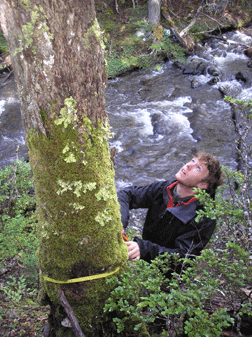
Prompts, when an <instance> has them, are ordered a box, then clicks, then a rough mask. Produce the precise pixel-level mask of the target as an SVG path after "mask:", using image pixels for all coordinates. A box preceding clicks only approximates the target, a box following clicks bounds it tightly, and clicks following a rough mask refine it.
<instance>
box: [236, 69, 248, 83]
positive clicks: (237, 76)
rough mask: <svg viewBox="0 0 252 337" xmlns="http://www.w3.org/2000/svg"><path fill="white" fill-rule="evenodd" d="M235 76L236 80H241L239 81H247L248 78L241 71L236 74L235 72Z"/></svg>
mask: <svg viewBox="0 0 252 337" xmlns="http://www.w3.org/2000/svg"><path fill="white" fill-rule="evenodd" d="M235 78H236V80H237V81H241V82H244V83H245V82H247V81H248V78H246V77H245V76H244V75H243V73H242V72H240V71H239V72H238V73H237V74H235Z"/></svg>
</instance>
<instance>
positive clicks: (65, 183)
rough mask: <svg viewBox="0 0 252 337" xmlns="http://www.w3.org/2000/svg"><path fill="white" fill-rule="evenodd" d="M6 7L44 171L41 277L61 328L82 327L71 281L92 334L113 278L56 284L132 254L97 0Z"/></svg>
mask: <svg viewBox="0 0 252 337" xmlns="http://www.w3.org/2000/svg"><path fill="white" fill-rule="evenodd" d="M0 6H1V7H0V12H1V26H2V30H3V31H4V33H5V36H6V38H7V41H8V44H9V50H10V53H11V57H12V64H13V68H14V74H15V81H16V84H17V88H18V93H19V97H20V103H21V113H22V119H23V124H24V128H25V131H26V137H27V145H28V147H29V157H30V162H31V166H32V170H33V174H34V185H35V192H36V197H37V215H38V230H37V233H38V239H39V243H40V247H39V250H38V262H39V268H40V280H41V285H42V289H43V293H44V294H45V296H44V299H47V300H48V303H50V305H51V308H52V315H51V318H52V324H53V331H54V334H55V335H57V336H73V335H74V333H73V331H72V330H71V329H69V328H64V327H63V326H62V325H61V322H62V320H63V319H64V318H65V317H66V313H65V312H64V310H63V308H62V306H61V303H60V301H59V299H58V295H57V289H58V288H61V289H62V290H63V291H64V293H65V295H66V298H67V300H68V302H69V303H70V305H71V307H72V309H73V311H74V313H75V315H76V316H77V319H78V322H79V324H80V327H81V328H82V330H83V332H84V333H85V335H87V336H98V333H99V329H100V327H101V324H102V312H103V311H102V308H103V305H104V302H105V300H106V298H107V297H108V296H109V293H110V290H111V289H110V286H109V285H108V284H106V278H100V279H96V280H92V281H87V282H79V283H70V284H59V283H54V282H55V281H56V282H58V281H67V280H68V279H75V278H79V277H84V276H88V275H97V274H102V273H104V272H114V271H115V270H117V267H121V266H123V265H124V263H125V261H126V260H127V249H126V246H125V244H124V242H123V240H122V236H121V229H122V225H121V220H120V211H119V204H118V202H117V196H116V189H115V184H114V170H113V164H112V162H111V160H110V154H109V146H108V142H107V139H108V136H109V125H108V119H107V115H106V110H105V98H104V88H105V83H106V79H107V77H106V71H105V63H104V56H103V49H102V47H101V45H102V36H101V33H100V30H99V25H98V23H97V20H96V16H95V8H94V1H93V0H82V1H81V0H64V1H61V0H40V1H39V0H30V1H26V0H22V1H20V0H12V1H10V0H1V1H0ZM44 276H47V277H50V278H51V279H52V281H48V280H45V279H44ZM53 280H54V281H53ZM44 303H46V302H44Z"/></svg>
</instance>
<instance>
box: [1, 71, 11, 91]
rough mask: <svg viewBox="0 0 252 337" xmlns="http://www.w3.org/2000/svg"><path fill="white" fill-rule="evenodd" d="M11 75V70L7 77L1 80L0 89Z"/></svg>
mask: <svg viewBox="0 0 252 337" xmlns="http://www.w3.org/2000/svg"><path fill="white" fill-rule="evenodd" d="M12 73H13V70H11V71H10V72H9V74H8V75H7V76H5V78H4V79H3V81H2V83H1V84H0V89H1V88H2V87H3V86H5V84H7V83H5V82H6V81H7V80H8V78H9V77H10V76H11V75H12Z"/></svg>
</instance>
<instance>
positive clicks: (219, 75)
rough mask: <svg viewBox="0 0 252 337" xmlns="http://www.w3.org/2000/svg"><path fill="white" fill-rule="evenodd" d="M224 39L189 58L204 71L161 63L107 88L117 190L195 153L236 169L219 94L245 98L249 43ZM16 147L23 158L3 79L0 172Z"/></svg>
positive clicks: (162, 175)
mask: <svg viewBox="0 0 252 337" xmlns="http://www.w3.org/2000/svg"><path fill="white" fill-rule="evenodd" d="M224 38H225V39H226V40H224V39H223V40H221V39H213V40H209V41H208V43H207V44H206V45H205V46H202V48H201V49H200V50H199V51H198V52H197V55H195V56H192V57H191V58H190V62H191V63H190V64H194V63H197V64H199V63H200V62H203V64H204V65H205V67H204V69H203V70H202V71H198V72H196V73H195V74H192V73H191V74H190V72H189V73H188V71H183V69H181V68H179V67H177V66H175V65H174V64H173V63H171V62H168V63H166V64H164V65H163V67H162V70H161V71H143V70H140V71H135V72H133V73H130V74H127V75H125V76H123V77H120V78H116V79H114V80H110V81H109V82H108V85H107V89H106V102H107V103H106V105H107V112H108V116H109V119H110V124H111V126H112V131H113V133H114V134H113V137H112V139H111V142H110V144H111V146H112V147H115V148H116V157H115V171H116V177H115V178H116V186H117V188H122V187H124V186H126V185H129V184H138V185H139V184H147V183H150V182H152V181H154V180H156V179H159V180H160V179H169V178H173V175H174V174H175V173H176V172H177V170H178V169H179V168H180V167H181V166H182V165H183V163H184V162H186V161H187V160H188V159H190V158H191V157H192V156H193V154H194V153H195V152H196V151H200V150H204V151H208V152H210V153H212V154H213V155H215V156H216V157H217V158H218V159H219V160H220V162H221V163H222V164H223V165H227V166H229V167H231V168H236V167H237V160H236V159H237V151H236V146H235V139H236V135H235V132H234V126H233V122H232V112H231V108H230V106H229V104H228V103H225V102H224V100H223V92H224V93H225V94H228V95H232V96H234V97H237V98H240V99H252V68H249V67H248V62H249V59H248V57H246V56H245V55H244V52H243V51H244V49H245V46H244V45H247V46H252V38H251V37H250V36H248V35H245V34H242V33H239V32H234V33H233V32H232V33H227V34H226V35H225V36H224ZM200 67H202V66H200ZM200 67H199V68H197V69H200ZM237 74H238V75H237ZM241 74H242V75H241ZM18 147H19V149H18V155H19V158H20V157H24V158H25V159H27V158H28V156H27V148H26V145H25V135H24V131H23V129H22V126H21V116H20V111H19V100H18V96H17V92H16V88H15V84H14V82H13V81H10V82H9V84H8V85H5V86H4V87H2V88H1V90H0V165H1V166H3V165H6V164H8V163H10V162H11V161H13V160H15V158H16V150H17V148H18Z"/></svg>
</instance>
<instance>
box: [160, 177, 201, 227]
mask: <svg viewBox="0 0 252 337" xmlns="http://www.w3.org/2000/svg"><path fill="white" fill-rule="evenodd" d="M177 183H178V181H176V180H175V181H173V182H172V183H168V184H167V185H166V187H165V189H164V201H165V202H166V205H167V208H166V210H167V211H168V212H170V213H171V214H173V215H174V216H175V217H176V218H178V219H179V220H181V221H182V222H183V223H184V224H186V223H187V222H188V221H190V220H192V219H193V218H194V217H195V216H196V209H197V207H198V206H199V204H200V203H199V201H198V200H197V199H196V198H195V197H192V198H191V199H190V200H189V201H188V202H186V203H183V202H181V203H180V204H178V205H176V206H175V207H174V205H173V200H172V201H170V200H171V199H172V196H171V189H172V188H174V187H175V186H176V185H177ZM169 203H170V206H169ZM168 206H169V207H168Z"/></svg>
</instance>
